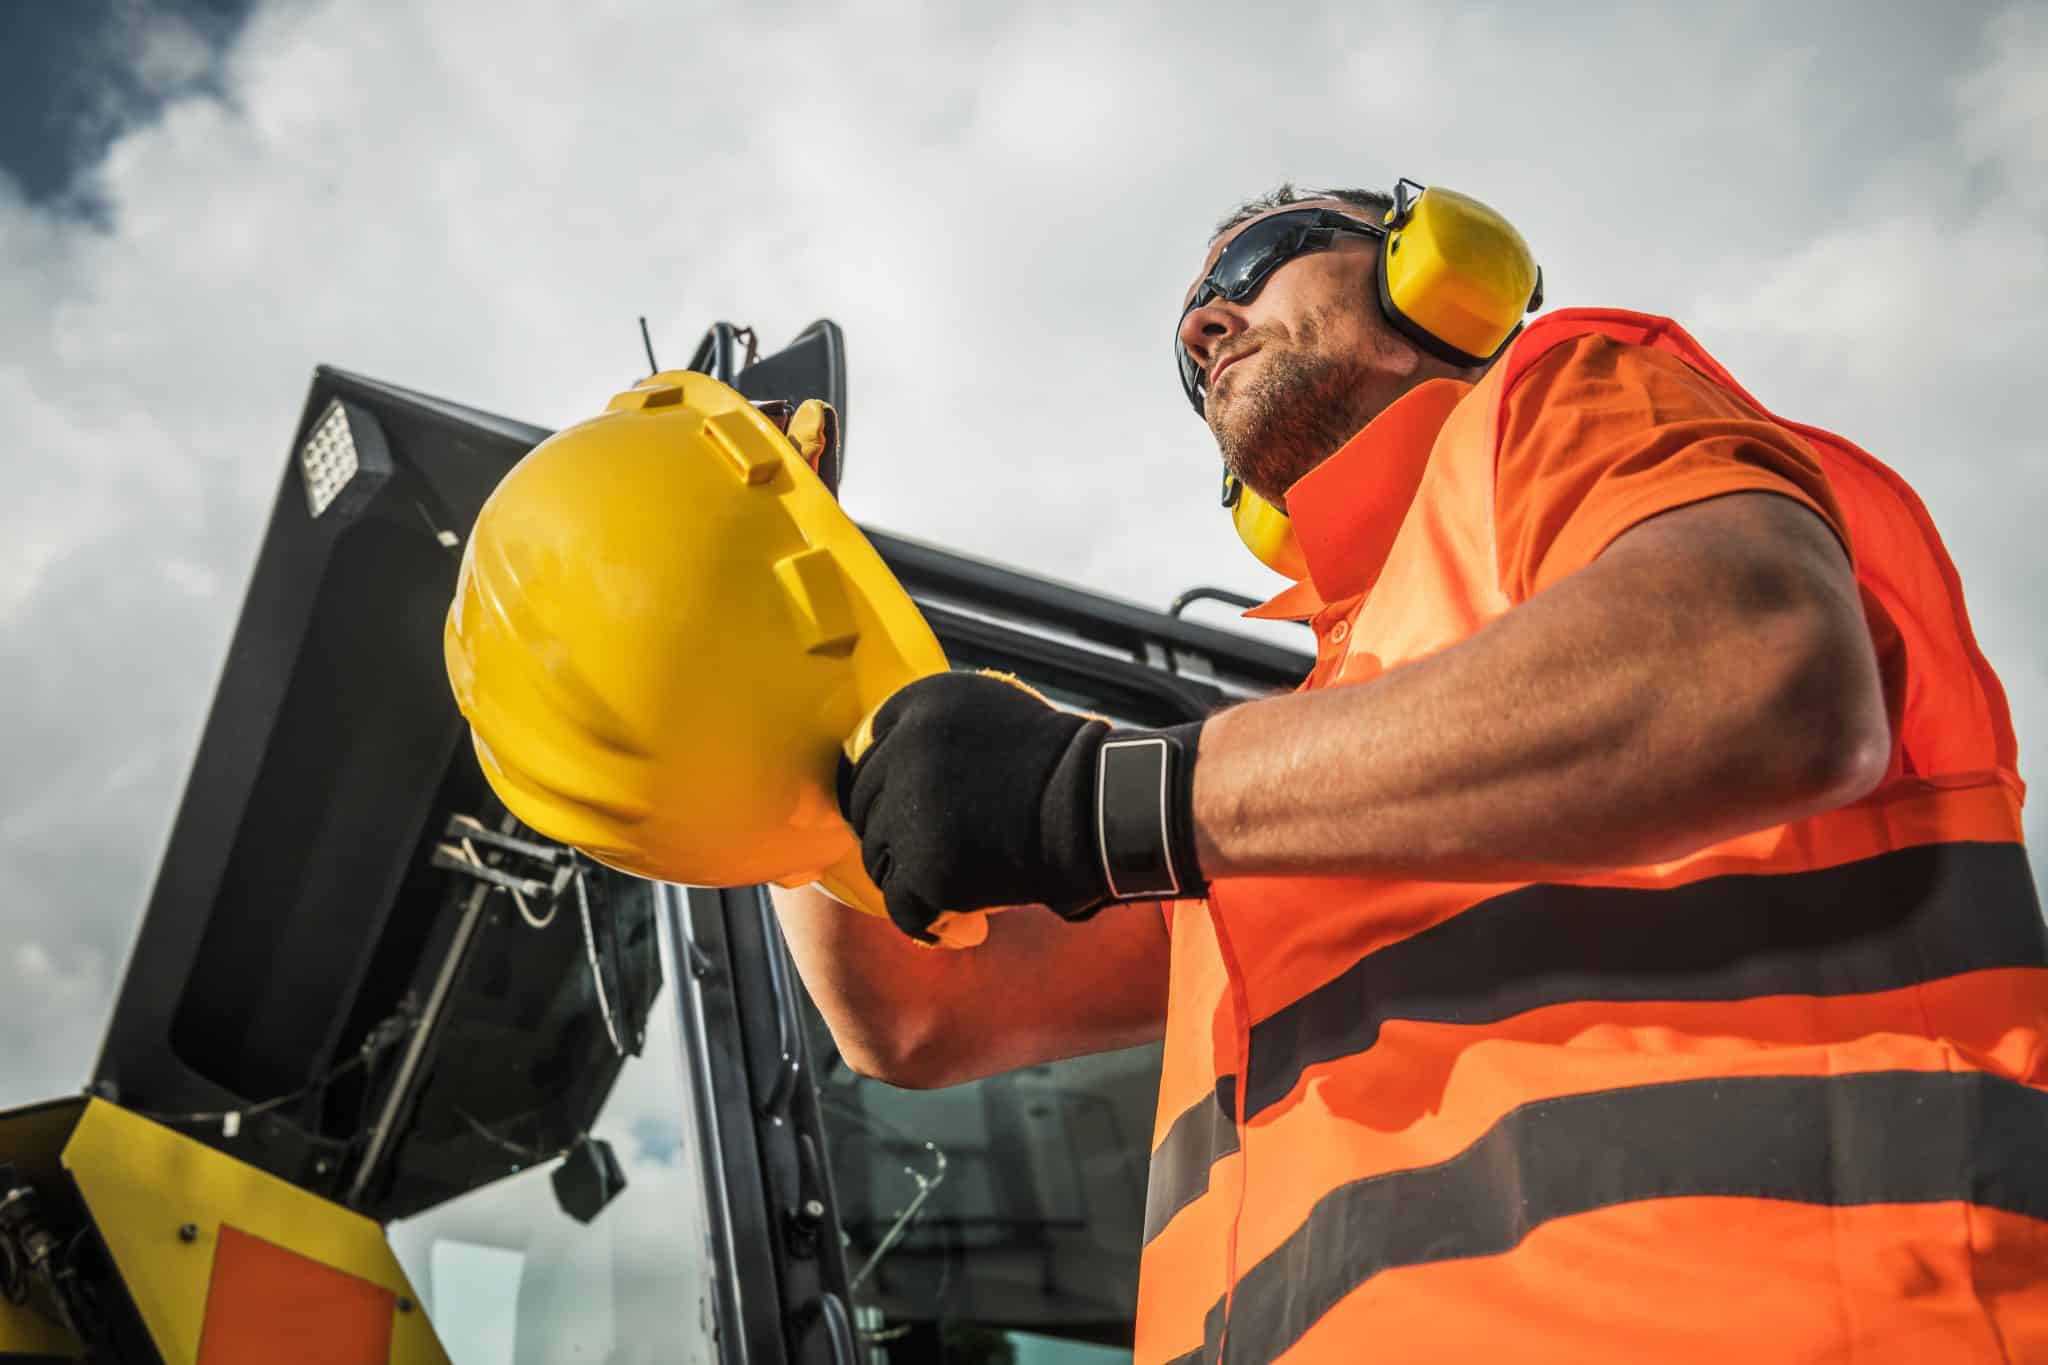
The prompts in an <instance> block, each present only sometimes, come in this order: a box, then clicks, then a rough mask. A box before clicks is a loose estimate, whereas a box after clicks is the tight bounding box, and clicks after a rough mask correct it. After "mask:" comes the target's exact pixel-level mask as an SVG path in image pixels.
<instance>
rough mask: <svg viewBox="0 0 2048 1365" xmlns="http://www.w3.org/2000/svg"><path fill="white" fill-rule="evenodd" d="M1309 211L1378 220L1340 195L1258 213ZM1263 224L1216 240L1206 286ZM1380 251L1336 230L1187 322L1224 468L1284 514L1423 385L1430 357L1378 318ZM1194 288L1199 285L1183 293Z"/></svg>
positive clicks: (1185, 337) (1185, 341)
mask: <svg viewBox="0 0 2048 1365" xmlns="http://www.w3.org/2000/svg"><path fill="white" fill-rule="evenodd" d="M1301 208H1331V209H1335V210H1337V211H1338V212H1340V213H1345V214H1349V215H1350V216H1352V217H1355V218H1358V219H1360V221H1364V222H1369V221H1371V220H1370V219H1369V218H1367V217H1366V215H1367V214H1368V213H1369V210H1365V209H1361V208H1358V207H1357V206H1355V205H1351V204H1346V203H1344V202H1343V201H1341V200H1331V199H1313V200H1309V201H1306V202H1305V203H1301V204H1289V205H1287V206H1286V207H1285V208H1280V209H1274V210H1271V211H1270V212H1268V213H1265V214H1261V215H1260V216H1259V217H1260V218H1267V217H1271V216H1272V214H1274V213H1286V212H1290V211H1293V210H1295V209H1301ZM1257 221H1259V219H1258V218H1254V219H1251V220H1248V222H1246V223H1242V224H1239V225H1238V226H1237V227H1235V228H1233V229H1231V231H1229V232H1227V233H1225V234H1224V235H1223V236H1221V237H1218V238H1217V239H1216V240H1215V241H1214V242H1212V243H1211V244H1210V247H1209V254H1208V257H1207V258H1206V259H1205V260H1204V261H1203V262H1202V268H1201V271H1200V273H1199V274H1198V275H1197V276H1196V281H1197V283H1199V282H1200V280H1201V279H1202V278H1203V277H1205V276H1206V275H1207V274H1208V273H1209V269H1210V267H1212V266H1213V265H1215V263H1216V257H1217V256H1218V255H1219V254H1221V253H1222V251H1223V249H1224V248H1225V247H1226V246H1228V245H1230V243H1231V241H1232V240H1234V239H1235V238H1236V236H1237V234H1238V233H1239V232H1242V231H1243V230H1244V229H1245V228H1246V227H1248V226H1249V225H1250V223H1253V222H1257ZM1378 250H1379V247H1378V244H1377V243H1375V242H1373V241H1371V240H1369V239H1367V238H1363V237H1354V236H1351V235H1349V234H1339V235H1338V237H1337V239H1336V240H1335V242H1334V243H1333V244H1332V245H1331V246H1330V247H1329V248H1328V249H1327V250H1323V251H1312V252H1309V253H1308V254H1306V255H1302V256H1297V257H1295V258H1294V259H1292V260H1290V261H1287V262H1285V263H1283V264H1282V265H1281V266H1280V267H1279V268H1278V269H1276V270H1274V271H1273V273H1272V274H1270V275H1268V276H1267V277H1266V280H1265V283H1264V285H1263V286H1261V288H1260V289H1259V292H1258V293H1256V294H1254V295H1253V296H1252V297H1251V298H1250V299H1248V300H1246V301H1245V302H1243V303H1231V302H1229V301H1228V300H1226V299H1214V300H1212V301H1210V302H1209V303H1207V304H1205V305H1204V306H1202V307H1200V308H1197V309H1195V310H1194V311H1193V312H1191V313H1189V314H1188V315H1187V316H1186V317H1185V318H1183V319H1181V324H1180V343H1181V345H1182V346H1184V347H1186V348H1187V352H1188V354H1189V355H1190V356H1192V357H1193V358H1194V360H1195V363H1196V364H1198V365H1200V366H1201V367H1202V369H1203V372H1204V373H1205V374H1206V375H1207V376H1208V377H1209V384H1208V398H1207V408H1208V420H1209V430H1210V431H1212V432H1213V433H1215V436H1216V444H1217V446H1218V447H1219V448H1220V449H1221V450H1222V452H1223V462H1224V465H1225V467H1227V468H1228V469H1229V470H1230V472H1231V473H1233V474H1235V475H1237V476H1238V477H1239V478H1240V479H1242V480H1244V482H1245V485H1246V486H1247V487H1249V488H1250V489H1251V490H1252V491H1253V492H1255V493H1257V494H1259V496H1261V497H1263V498H1265V499H1266V500H1267V501H1268V502H1271V503H1274V504H1275V505H1277V506H1282V507H1284V506H1285V501H1284V499H1285V498H1286V495H1287V489H1288V488H1289V487H1290V486H1291V485H1292V484H1293V483H1294V481H1295V480H1296V479H1299V478H1300V477H1301V476H1302V475H1304V474H1306V473H1308V472H1309V470H1311V469H1314V468H1315V467H1316V466H1317V465H1319V464H1321V463H1322V462H1323V461H1324V460H1325V459H1327V458H1328V457H1329V456H1330V455H1332V454H1334V453H1335V452H1336V450H1337V448H1338V447H1339V446H1341V445H1343V444H1344V443H1345V442H1346V441H1348V440H1350V439H1351V438H1352V437H1353V436H1355V435H1357V434H1358V431H1359V429H1360V428H1361V427H1363V426H1364V425H1365V424H1366V423H1367V422H1369V421H1371V420H1372V419H1373V417H1374V416H1376V415H1377V414H1378V413H1379V412H1380V411H1381V410H1382V409H1383V408H1385V407H1386V406H1387V404H1389V403H1391V402H1393V401H1394V400H1395V399H1396V398H1398V397H1400V396H1401V394H1403V393H1405V392H1406V391H1407V390H1408V389H1410V388H1412V387H1414V385H1415V384H1416V383H1417V382H1418V381H1419V378H1420V377H1421V376H1420V375H1419V371H1420V369H1421V368H1422V364H1421V362H1422V361H1423V360H1424V357H1423V356H1422V355H1421V353H1420V352H1418V351H1417V350H1416V349H1415V348H1414V347H1413V346H1412V345H1410V344H1409V343H1408V342H1407V340H1406V339H1405V338H1403V337H1401V336H1400V335H1399V334H1397V333H1395V332H1394V331H1393V329H1392V328H1390V327H1389V326H1388V325H1387V324H1386V322H1385V320H1384V319H1383V318H1382V317H1381V316H1380V312H1379V301H1378V298H1377V297H1376V294H1375V290H1376V288H1377V286H1376V285H1375V284H1374V282H1373V263H1374V261H1375V259H1376V256H1377V253H1378ZM1194 289H1195V286H1194V285H1190V286H1189V287H1188V291H1187V294H1186V296H1185V297H1188V298H1192V297H1193V296H1194ZM1219 366H1220V367H1221V368H1220V370H1219Z"/></svg>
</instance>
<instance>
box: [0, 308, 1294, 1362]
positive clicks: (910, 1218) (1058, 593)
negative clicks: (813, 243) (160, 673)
mask: <svg viewBox="0 0 2048 1365" xmlns="http://www.w3.org/2000/svg"><path fill="white" fill-rule="evenodd" d="M755 352H756V348H755V346H754V343H753V337H752V334H751V333H750V332H748V331H746V330H745V329H742V328H736V327H732V326H730V325H728V324H724V323H721V324H718V325H716V326H714V327H713V328H712V329H710V331H709V332H707V334H706V336H705V338H704V341H703V342H702V344H701V345H700V346H699V347H698V349H697V352H696V353H695V354H694V355H693V356H692V359H691V364H690V365H689V366H688V367H687V368H690V369H695V370H698V371H700V372H702V373H707V374H711V375H713V376H714V377H715V378H719V379H721V380H723V381H725V382H727V383H730V384H732V385H733V386H734V387H735V388H737V389H738V390H739V391H740V392H741V393H742V394H744V395H746V396H747V397H748V398H749V399H751V400H753V401H755V402H756V403H757V404H760V405H762V406H763V407H764V409H766V410H768V411H769V412H770V413H771V415H772V414H774V413H775V412H776V411H778V410H780V411H787V410H788V409H789V408H791V407H793V406H794V405H795V404H797V403H800V402H802V401H803V400H804V399H807V398H813V397H816V398H824V399H827V400H828V401H830V402H832V403H833V404H834V406H835V407H836V408H837V409H838V410H839V412H840V413H841V414H844V413H845V412H846V401H847V399H846V363H845V342H844V338H843V337H842V335H841V333H840V330H839V328H838V327H837V326H835V325H834V324H832V323H830V322H820V323H817V324H814V325H813V326H811V327H809V328H806V329H805V330H804V331H803V332H802V333H801V334H799V335H798V336H797V337H796V338H795V339H794V340H792V342H791V343H790V344H789V345H788V346H786V347H784V348H782V349H781V350H779V351H777V352H775V353H773V354H771V355H767V356H765V357H764V356H759V355H757V354H756V353H755ZM548 435H549V433H548V432H547V431H546V430H544V429H542V428H538V427H534V426H530V425H527V424H525V423H522V422H518V421H515V420H512V419H509V418H506V417H502V416H497V415H494V414H491V413H488V412H483V411H479V410H477V409H473V408H467V407H463V406H461V405H459V404H455V403H451V402H447V401H444V400H441V399H437V398H433V397H429V396H427V395H423V394H419V393H416V392H412V391H410V390H407V389H404V388H400V387H397V386H395V385H391V384H388V383H383V382H380V381H377V380H373V379H369V378H365V377H362V376H359V375H354V374H350V373H347V372H345V371H341V370H336V369H331V368H326V367H322V368H321V369H319V370H317V371H316V372H315V374H314V378H313V383H312V387H311V390H310V392H309V393H308V395H307V399H306V403H305V407H304V410H303V412H302V415H301V419H300V423H299V427H298V430H297V432H296V433H295V435H294V438H293V440H292V443H291V457H290V459H289V461H288V462H287V467H286V468H285V470H284V472H283V477H282V479H281V481H280V484H279V487H278V491H277V494H276V497H275V500H274V502H273V506H272V510H271V518H270V523H269V527H268V529H267V532H266V534H265V537H264V539H263V542H262V546H261V549H260V551H259V554H258V558H257V563H256V567H255V571H254V575H253V577H252V580H251V582H250V586H249V590H248V594H247V597H246V598H245V601H244V604H243V609H242V614H241V617H240V619H239V622H238V624H237V627H236V631H235V634H234V637H233V641H232V644H231V647H230V650H229V654H228V658H227V662H226V665H225V667H224V669H223V671H222V674H221V678H220V682H219V686H218V688H217V691H216V694H215V699H214V705H213V710H212V713H211V715H210V717H209V719H208V722H207V725H206V728H205V731H204V733H203V736H202V739H201V743H200V746H199V750H198V753H197V756H196V758H195V760H194V763H193V767H192V771H191V774H190V776H189V779H188V782H187V787H186V791H185V796H184V799H183V801H182V803H181V805H180V808H179V810H178V813H177V816H176V819H175V823H174V825H173V827H172V831H171V836H170V840H169V843H168V846H167V848H166V850H165V853H164V857H163V861H162V864H161V866H160V868H159V871H158V875H157V879H156V883H155V886H154V889H153V891H152V894H151V897H150V901H149V905H148V908H147V912H146V914H145V915H144V917H143V922H142V925H141V928H140V930H139V932H138V935H137V939H136V942H135V945H134V948H133V952H132V955H131V958H130V961H129V964H128V969H127V973H126V977H125V980H124V982H123V985H122V987H121V990H120V994H119V997H118V999H117V1000H116V1002H115V1006H114V1009H113V1014H112V1018H111V1020H110V1022H109V1024H108V1027H107V1032H106V1037H105V1043H104V1046H103V1048H102V1051H101V1055H100V1057H99V1060H98V1063H97V1065H96V1067H95V1071H94V1075H93V1077H92V1078H91V1083H90V1085H89V1087H88V1089H87V1092H86V1093H85V1094H84V1095H82V1096H80V1097H77V1098H74V1099H68V1100H61V1101H56V1102H54V1103H52V1104H48V1105H40V1106H31V1107H29V1108H27V1109H24V1110H18V1111H15V1112H14V1113H11V1114H7V1115H0V1289H4V1290H5V1294H4V1295H0V1362H4V1361H8V1360H104V1361H129V1360H150V1361H193V1362H204V1363H206V1365H217V1363H218V1362H226V1361H233V1360H249V1359H277V1360H284V1359H294V1360H307V1361H333V1362H336V1363H337V1365H339V1362H342V1361H349V1362H355V1361H372V1360H375V1361H391V1362H401V1361H404V1362H410V1361H436V1360H453V1361H455V1362H458V1365H526V1363H527V1362H535V1363H538V1362H549V1363H550V1365H552V1362H560V1361H569V1360H589V1361H593V1362H612V1363H613V1365H626V1363H627V1362H655V1361H663V1362H666V1361H678V1362H683V1361H692V1362H717V1365H785V1363H788V1365H795V1363H796V1362H810V1361H816V1362H820V1365H824V1363H825V1362H830V1363H831V1365H850V1363H851V1362H854V1361H860V1362H866V1365H885V1362H912V1361H919V1362H922V1361H962V1362H966V1361H973V1362H1003V1361H1014V1362H1020V1363H1027V1362H1028V1363H1029V1365H1047V1363H1048V1362H1060V1361H1071V1362H1092V1361H1098V1360H1100V1361H1111V1360H1117V1359H1128V1358H1129V1354H1130V1344H1131V1316H1132V1313H1133V1311H1134V1306H1135V1303H1136V1283H1137V1265H1138V1251H1139V1247H1140V1244H1141V1241H1142V1228H1143V1220H1144V1203H1145V1183H1146V1169H1147V1161H1148V1153H1149V1146H1150V1135H1151V1123H1152V1112H1153V1104H1154V1099H1155V1094H1156V1087H1157V1079H1158V1066H1159V1056H1158V1049H1157V1047H1156V1046H1155V1047H1148V1048H1137V1049H1132V1050H1129V1051H1125V1052H1118V1053H1112V1054H1106V1055H1103V1056H1097V1057H1088V1058H1078V1059H1074V1060H1071V1061H1066V1062H1060V1063H1056V1064H1053V1065H1050V1066H1040V1067H1029V1068H1025V1069H1023V1070H1020V1071H1016V1072H1012V1073H1008V1074H1005V1075H1000V1076H995V1077H991V1078H989V1079H987V1080H983V1081H979V1082H975V1083H972V1084H969V1085H963V1086H956V1087H953V1088H950V1089H946V1090H939V1091H931V1092H911V1091H903V1090H897V1089H895V1088H893V1087H890V1086H887V1085H885V1084H882V1083H880V1082H877V1081H874V1080H871V1079H867V1078H864V1077H861V1076H858V1075H856V1074H854V1073H853V1072H852V1071H851V1070H850V1069H849V1068H848V1067H847V1066H846V1065H845V1064H844V1063H843V1061H841V1059H840V1058H839V1057H838V1055H837V1052H836V1051H835V1049H834V1048H833V1046H832V1041H831V1037H830V1034H829V1032H828V1031H827V1030H826V1029H825V1027H824V1024H823V1022H822V1020H821V1018H820V1016H819V1014H818V1012H817V1010H816V1008H815V1007H814V1006H813V1005H812V1003H811V1002H810V1000H809V999H808V997H807V996H806V995H805V993H804V990H803V986H802V983H801V982H800V980H799V979H798V978H797V976H796V973H795V971H794V970H793V968H792V966H791V964H790V960H789V957H788V953H787V950H786V949H785V947H784V945H783V943H782V941H781V938H780V934H779V931H778V929H777V927H776V922H775V919H774V916H773V913H772V910H771V908H770V905H769V902H768V898H767V895H766V892H765V889H764V888H762V887H758V886H754V887H736V888H724V889H710V888H695V887H681V886H672V885H663V884H656V883H651V882H646V881H642V880H639V879H637V878H634V877H630V876H627V875H626V874H623V873H620V872H616V871H613V870H610V869H608V868H605V867H602V866H600V865H598V864H596V863H594V862H592V861H591V860H589V859H588V858H585V857H583V856H581V855H579V854H577V853H575V852H574V851H573V850H570V849H567V848H565V847H562V846H560V845H558V844H555V843H553V842H551V841H549V840H547V839H545V838H543V837H541V836H540V835H538V834H536V833H535V832H534V831H532V830H530V829H527V828H525V827H524V826H522V825H520V824H519V822H518V821H517V820H516V819H514V818H513V817H512V816H511V815H510V814H509V813H508V812H507V811H506V810H505V809H504V807H503V806H502V805H501V804H500V803H499V802H498V801H497V800H496V799H495V797H494V796H493V795H492V793H491V791H490V788H489V786H488V785H487V784H486V783H485V781H484V779H483V776H482V773H481V772H480V770H479V769H478V767H477V763H476V760H475V758H474V756H473V752H472V750H471V747H470V745H469V743H468V740H467V734H466V730H465V727H464V726H463V724H462V721H461V717H460V716H459V715H458V714H457V712H456V709H455V705H454V702H453V700H452V698H451V697H450V694H449V689H448V685H447V681H446V678H445V676H444V675H443V673H442V662H441V626H442V617H443V614H444V613H445V611H446V609H447V604H448V601H449V597H450V594H451V592H452V589H453V585H454V582H455V575H456V568H457V564H458V561H459V556H460V554H461V549H462V545H463V541H464V538H465V536H466V535H467V533H468V530H469V528H470V526H471V524H472V523H473V521H474V519H475V517H476V515H477V511H478V509H479V508H480V507H481V506H482V503H483V501H484V499H485V498H486V497H487V496H488V495H489V493H490V491H491V489H492V488H493V487H494V486H495V485H496V483H497V481H498V480H499V479H500V478H501V477H502V476H503V475H504V474H505V472H506V471H507V470H509V469H510V468H511V466H512V465H513V464H514V463H515V462H516V461H517V460H518V459H519V458H520V457H521V456H522V455H523V454H524V453H525V452H526V451H527V450H529V449H531V448H532V447H533V446H534V445H535V444H537V443H538V442H539V441H541V440H543V439H545V438H546V437H547V436H548ZM836 472H837V471H834V473H835V474H836ZM855 477H856V479H858V477H859V475H858V474H856V476H855ZM864 529H865V530H866V531H867V534H868V536H869V539H870V540H871V541H872V543H873V544H874V545H875V546H876V547H877V549H878V550H879V551H880V552H881V554H882V556H883V557H884V559H885V560H886V561H887V562H888V564H889V566H890V568H891V570H892V571H893V572H894V574H895V575H896V577H897V578H898V579H899V581H901V582H902V583H903V585H904V586H905V587H906V588H907V589H908V590H909V592H910V594H911V596H912V597H913V599H914V600H915V601H916V602H917V604H918V606H919V608H920V609H921V611H922V612H923V613H924V615H925V616H926V618H927V620H929V622H930V623H931V625H932V627H933V629H934V630H935V632H936V633H937V635H938V636H939V638H940V640H941V642H942V644H943V645H944V647H945V650H946V654H947V657H948V659H949V661H950V662H951V664H952V665H953V666H954V667H958V668H985V667H995V668H1001V669H1004V670H1006V671H1009V672H1013V673H1016V674H1018V675H1019V676H1020V677H1022V678H1023V679H1025V680H1026V681H1028V682H1030V683H1031V684H1033V685H1034V686H1036V687H1038V688H1039V689H1040V690H1042V691H1043V692H1044V693H1045V694H1046V695H1047V696H1048V697H1050V698H1052V699H1053V700H1054V701H1055V702H1057V703H1059V704H1062V705H1070V706H1074V707H1076V708H1080V709H1086V710H1089V711H1094V712H1098V713H1102V714H1107V715H1110V716H1112V717H1115V718H1119V719H1124V720H1128V721H1130V722H1133V723H1136V724H1141V725H1148V726H1159V725H1168V724H1173V723H1177V722H1180V721H1183V720H1188V719H1193V718H1196V717H1199V716H1201V715H1204V714H1206V713H1207V712H1208V711H1210V710H1212V709H1214V708H1215V707H1217V706H1219V705H1224V704H1227V703H1230V702H1232V701H1236V700H1241V699H1245V698H1249V697H1254V696H1259V695H1263V694H1265V693H1268V692H1272V691H1276V690H1284V689H1287V688H1290V687H1292V686H1293V685H1294V684H1295V683H1296V682H1298V680H1299V679H1300V678H1301V677H1302V676H1303V675H1304V674H1305V673H1306V671H1307V669H1308V667H1309V665H1310V663H1311V662H1312V661H1311V660H1310V658H1309V657H1308V656H1307V655H1305V654H1303V653H1301V652H1299V651H1296V650H1293V649H1289V648H1286V647H1283V646H1280V645H1276V644H1273V643H1271V642H1269V641H1267V640H1263V639H1255V638H1251V637H1248V636H1245V635H1242V634H1239V633H1236V632H1233V631H1229V630H1224V629H1219V628H1216V627H1213V626H1209V625H1203V624H1197V623H1195V622H1193V621H1190V620H1186V619H1183V618H1182V617H1181V616H1180V615H1179V613H1178V611H1175V612H1172V613H1168V612H1159V611H1153V610H1149V609H1146V608H1143V607H1139V606H1136V605H1133V604H1130V603H1127V602H1122V601H1118V600H1115V599H1112V598H1108V597H1104V596H1101V595H1099V594H1094V593H1090V592H1087V591H1084V590H1082V589H1079V588H1075V587H1071V586H1068V585H1064V584H1060V583H1055V582H1051V581H1048V580H1046V579H1043V578H1038V577H1034V576H1031V575H1026V574H1022V573H1018V572H1015V571H1013V570H1009V569H1006V568H1002V567H1000V566H997V565H994V564H990V563H986V562H983V561H981V560H977V559H974V558H971V557H968V556H964V555H960V554H958V553H955V552H953V551H950V550H947V549H943V548H940V547H936V546H932V545H927V544H922V543H919V542H917V541H913V540H909V539H905V538H902V537H899V536H894V535H890V534H888V533H886V532H883V531H879V530H875V529H873V528H864Z"/></svg>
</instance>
